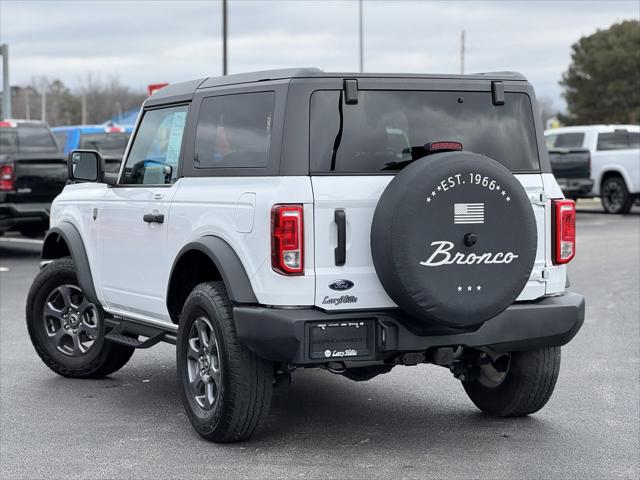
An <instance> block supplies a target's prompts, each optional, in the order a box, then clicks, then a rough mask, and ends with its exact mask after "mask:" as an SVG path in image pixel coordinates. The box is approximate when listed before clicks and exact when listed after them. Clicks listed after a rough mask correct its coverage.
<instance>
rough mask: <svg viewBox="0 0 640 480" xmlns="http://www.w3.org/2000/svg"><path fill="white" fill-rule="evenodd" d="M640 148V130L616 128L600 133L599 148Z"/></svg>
mask: <svg viewBox="0 0 640 480" xmlns="http://www.w3.org/2000/svg"><path fill="white" fill-rule="evenodd" d="M630 148H640V132H629V131H627V130H615V131H613V132H608V133H599V134H598V150H628V149H630Z"/></svg>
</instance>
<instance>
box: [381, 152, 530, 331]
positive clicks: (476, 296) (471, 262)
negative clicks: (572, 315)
mask: <svg viewBox="0 0 640 480" xmlns="http://www.w3.org/2000/svg"><path fill="white" fill-rule="evenodd" d="M537 242H538V236H537V229H536V221H535V216H534V213H533V209H532V206H531V202H530V200H529V198H528V197H527V194H526V192H525V190H524V188H523V187H522V185H521V184H520V183H519V182H518V180H517V179H516V178H515V177H514V176H513V175H512V174H511V172H510V171H509V170H507V169H506V168H505V167H504V166H502V165H501V164H499V163H498V162H496V161H495V160H492V159H490V158H487V157H485V156H482V155H477V154H474V153H470V152H448V153H438V154H435V155H431V156H429V157H425V158H423V159H420V160H417V161H415V162H413V163H411V164H410V165H408V166H407V167H406V168H404V169H403V170H402V171H401V172H400V173H398V175H397V176H396V177H395V178H394V179H393V180H392V181H391V182H390V183H389V185H388V186H387V188H386V189H385V191H384V192H383V194H382V196H381V198H380V201H379V202H378V205H377V207H376V211H375V213H374V216H373V224H372V227H371V253H372V256H373V264H374V266H375V269H376V273H377V275H378V278H379V279H380V282H381V283H382V286H383V287H384V289H385V291H386V292H387V294H388V295H389V296H390V297H391V298H392V299H393V300H394V301H395V302H396V303H397V304H398V306H399V307H400V308H402V309H403V310H404V311H406V312H407V313H409V314H410V315H411V316H413V317H414V318H416V319H418V320H422V321H424V322H428V323H431V324H439V325H445V326H449V327H458V328H462V327H469V326H474V325H478V324H481V323H482V322H484V321H486V320H488V319H490V318H491V317H493V316H495V315H497V314H498V313H500V312H502V311H503V310H505V309H506V308H507V307H508V306H509V305H511V304H512V303H513V301H514V300H515V299H516V297H517V296H518V295H519V294H520V292H521V291H522V290H523V288H524V286H525V285H526V283H527V280H528V279H529V277H530V275H531V270H532V268H533V264H534V262H535V257H536V249H537Z"/></svg>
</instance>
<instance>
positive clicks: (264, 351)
mask: <svg viewBox="0 0 640 480" xmlns="http://www.w3.org/2000/svg"><path fill="white" fill-rule="evenodd" d="M233 313H234V317H235V323H236V330H237V333H238V337H239V339H240V341H241V342H243V343H245V344H246V345H247V346H248V347H249V348H250V349H251V350H253V351H254V352H255V353H256V354H257V355H259V356H260V357H263V358H266V359H269V360H274V361H283V362H290V363H294V364H297V365H310V364H319V363H324V362H328V361H335V360H336V358H327V359H318V358H317V356H316V358H311V350H312V349H311V338H310V331H311V327H312V326H313V325H315V324H318V323H320V324H322V323H335V322H365V323H367V324H368V325H370V328H371V329H372V334H371V335H370V336H371V345H370V347H371V348H369V349H368V355H366V356H365V357H350V358H348V360H350V361H358V360H363V361H365V360H366V361H369V362H371V361H372V360H375V361H382V360H384V359H385V358H388V357H390V356H393V355H394V354H396V353H398V352H420V351H425V350H428V349H431V348H435V347H445V346H457V345H462V346H467V347H490V348H491V349H493V350H495V351H497V352H511V351H517V350H531V349H536V348H542V347H551V346H560V345H564V344H566V343H568V342H569V341H570V340H571V339H572V338H573V337H574V336H575V335H576V333H577V332H578V330H579V329H580V327H581V326H582V323H583V322H584V297H583V296H582V295H579V294H576V293H570V292H568V293H565V294H564V295H561V296H557V297H547V298H543V299H541V300H538V301H536V302H528V303H518V304H514V305H512V306H511V307H509V308H508V309H507V310H505V311H504V312H502V313H500V314H499V315H497V316H495V317H494V318H492V319H491V320H488V321H487V322H485V323H484V324H483V325H482V326H481V327H480V328H478V329H477V330H476V331H473V332H456V331H453V332H451V331H450V332H447V333H446V334H441V335H416V334H414V333H412V332H411V331H410V330H409V329H407V328H406V327H405V326H404V323H403V321H402V317H403V313H402V312H401V311H400V310H386V311H385V310H381V311H365V312H337V313H326V312H323V311H321V310H318V309H314V308H303V309H279V308H266V307H260V306H236V307H234V310H233ZM338 360H346V358H342V359H338Z"/></svg>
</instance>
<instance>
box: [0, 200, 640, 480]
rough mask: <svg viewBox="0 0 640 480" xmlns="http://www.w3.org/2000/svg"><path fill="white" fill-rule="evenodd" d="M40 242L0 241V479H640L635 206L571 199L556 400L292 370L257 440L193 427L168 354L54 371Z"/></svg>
mask: <svg viewBox="0 0 640 480" xmlns="http://www.w3.org/2000/svg"><path fill="white" fill-rule="evenodd" d="M39 248H40V245H39V243H38V242H37V241H25V240H24V239H21V238H19V237H3V238H0V302H1V309H0V348H1V350H0V393H1V396H0V400H1V403H0V416H1V423H0V429H1V434H0V435H1V436H0V467H1V468H0V477H2V478H43V477H56V478H120V477H135V478H175V477H182V478H191V477H210V478H220V477H225V478H226V477H233V478H255V477H313V478H318V477H324V478H327V477H330V478H338V477H339V478H364V477H366V478H378V477H383V478H388V477H406V478H425V477H439V478H470V477H485V478H486V477H491V478H613V477H619V478H638V475H639V473H640V472H639V468H640V462H639V456H640V453H639V452H640V445H639V443H640V441H639V437H640V431H639V428H640V427H639V426H640V418H639V417H640V403H639V402H640V401H639V398H640V396H639V393H640V379H639V371H640V364H639V363H640V362H639V358H640V354H639V349H640V314H639V312H640V298H639V297H640V209H638V208H635V209H634V211H633V212H632V214H630V215H627V216H610V215H605V214H603V213H602V211H601V209H600V208H599V205H598V204H596V203H593V202H584V203H580V204H579V214H578V250H577V251H578V253H577V257H576V259H575V260H574V261H573V262H572V264H571V265H570V267H569V272H570V278H571V282H572V289H573V290H575V291H577V292H580V293H582V294H584V295H585V296H586V298H587V315H586V320H585V324H584V327H583V328H582V330H581V331H580V332H579V333H578V336H577V337H576V338H575V339H574V341H573V342H571V343H570V344H569V345H567V346H566V347H565V348H563V352H562V354H563V358H562V367H561V371H560V378H559V381H558V385H557V387H556V390H555V393H554V395H553V397H552V398H551V400H550V402H549V403H548V404H547V406H546V407H545V408H544V409H543V410H542V411H541V412H538V413H537V414H535V415H532V416H530V417H528V418H522V419H493V418H490V417H487V416H484V415H482V414H481V413H479V411H477V410H476V409H475V407H474V406H473V404H472V403H471V402H470V401H469V400H468V399H467V397H466V395H465V394H464V392H463V389H462V387H461V385H460V384H459V382H458V381H456V380H455V379H454V378H453V376H452V375H451V374H450V373H449V372H448V371H446V370H444V369H442V368H439V367H435V366H428V365H423V366H417V367H404V368H403V367H400V368H396V369H394V370H393V371H392V372H391V373H390V374H388V375H384V376H380V377H378V378H376V379H374V380H372V381H370V382H366V383H354V382H351V381H350V380H347V379H345V378H342V377H340V376H336V375H332V374H330V373H328V372H323V371H317V370H314V371H301V372H296V374H295V375H294V379H293V383H292V385H291V386H289V387H282V388H278V389H277V390H276V392H275V396H274V400H273V404H272V410H271V415H270V416H269V418H268V421H267V425H266V428H264V429H263V431H262V433H261V434H260V435H258V436H256V437H254V439H252V440H251V441H249V442H246V443H243V444H235V445H215V444H212V443H208V442H206V441H203V440H201V439H200V438H199V437H198V436H197V435H196V434H195V432H194V431H193V430H192V429H191V427H190V425H189V423H188V421H187V419H186V417H185V415H184V413H183V408H182V405H181V402H180V398H179V394H178V392H177V389H176V387H175V384H176V379H175V366H174V350H173V347H172V346H169V345H160V346H157V347H154V348H152V349H150V350H144V351H138V352H136V354H135V355H134V357H133V359H132V360H131V361H130V362H129V364H128V365H127V366H125V367H124V368H123V369H122V370H120V371H119V372H117V373H116V374H114V375H113V376H112V377H110V378H108V379H104V380H69V379H65V378H62V377H58V376H57V375H55V374H53V373H52V372H51V371H50V370H48V369H47V368H46V367H45V366H44V365H43V364H42V363H41V362H40V360H39V358H38V357H37V355H36V353H35V352H34V350H33V349H32V347H31V344H30V342H29V339H28V337H27V332H26V327H25V323H24V303H25V297H26V292H27V289H28V288H29V285H30V282H31V280H32V278H33V276H34V275H35V274H36V272H37V270H38V261H39V257H38V254H39Z"/></svg>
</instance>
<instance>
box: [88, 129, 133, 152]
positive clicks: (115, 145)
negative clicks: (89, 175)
mask: <svg viewBox="0 0 640 480" xmlns="http://www.w3.org/2000/svg"><path fill="white" fill-rule="evenodd" d="M130 135H131V134H129V133H117V132H114V133H106V132H104V133H83V134H82V135H80V148H81V149H85V150H97V151H98V152H100V153H101V154H102V155H103V156H112V157H122V156H123V155H124V151H125V149H126V148H127V142H129V137H130Z"/></svg>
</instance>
